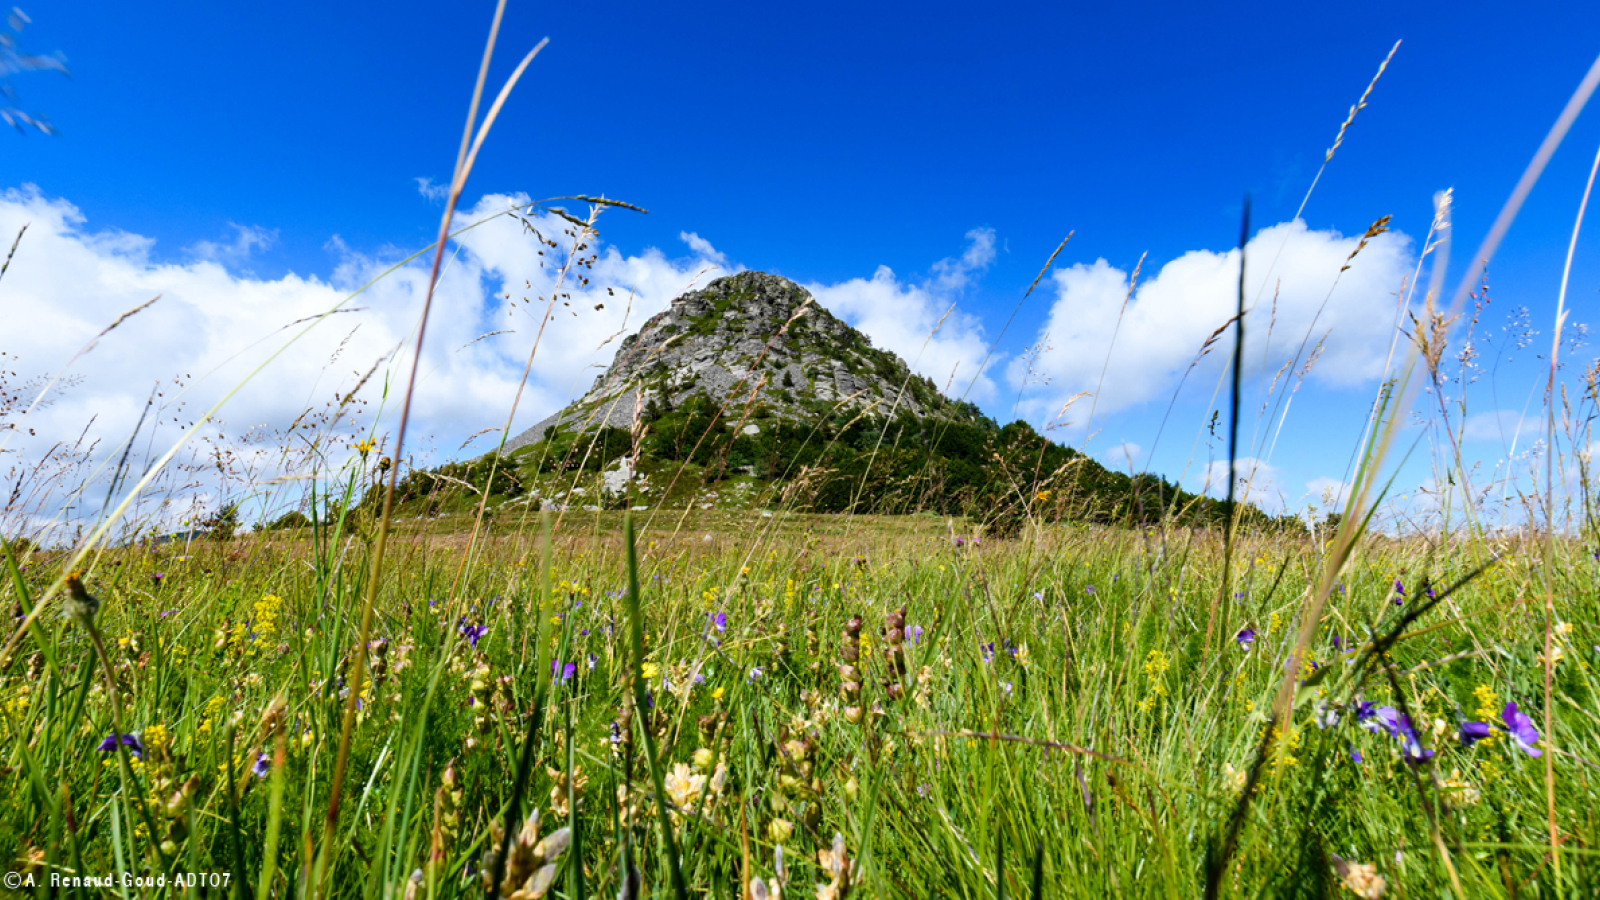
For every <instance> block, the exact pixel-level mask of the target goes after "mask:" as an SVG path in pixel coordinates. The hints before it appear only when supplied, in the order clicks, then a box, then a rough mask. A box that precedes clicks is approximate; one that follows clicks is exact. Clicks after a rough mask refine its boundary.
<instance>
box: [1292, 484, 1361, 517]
mask: <svg viewBox="0 0 1600 900" xmlns="http://www.w3.org/2000/svg"><path fill="white" fill-rule="evenodd" d="M1350 488H1351V486H1350V484H1349V482H1346V481H1341V480H1340V479H1338V478H1327V477H1322V478H1313V479H1311V480H1310V481H1308V482H1306V494H1305V497H1303V498H1302V504H1301V505H1303V506H1315V507H1317V508H1318V509H1319V510H1324V511H1327V512H1339V511H1341V510H1343V509H1344V504H1345V500H1346V499H1347V498H1348V497H1349V496H1350Z"/></svg>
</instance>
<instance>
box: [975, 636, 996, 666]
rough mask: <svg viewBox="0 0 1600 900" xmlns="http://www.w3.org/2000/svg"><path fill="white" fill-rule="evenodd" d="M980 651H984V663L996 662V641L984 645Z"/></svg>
mask: <svg viewBox="0 0 1600 900" xmlns="http://www.w3.org/2000/svg"><path fill="white" fill-rule="evenodd" d="M979 649H981V650H982V651H983V661H984V662H994V641H990V642H989V643H987V644H984V645H983V646H982V647H980V648H979Z"/></svg>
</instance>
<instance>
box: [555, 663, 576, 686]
mask: <svg viewBox="0 0 1600 900" xmlns="http://www.w3.org/2000/svg"><path fill="white" fill-rule="evenodd" d="M576 674H578V664H577V663H567V664H566V665H565V666H563V665H562V664H561V660H559V659H552V660H550V677H551V678H552V679H554V680H555V682H556V684H561V683H563V682H567V681H571V680H572V676H574V675H576Z"/></svg>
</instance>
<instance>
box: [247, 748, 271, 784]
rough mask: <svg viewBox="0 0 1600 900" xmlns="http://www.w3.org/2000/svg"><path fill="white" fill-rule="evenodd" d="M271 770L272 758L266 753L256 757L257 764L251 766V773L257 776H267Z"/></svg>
mask: <svg viewBox="0 0 1600 900" xmlns="http://www.w3.org/2000/svg"><path fill="white" fill-rule="evenodd" d="M270 771H272V760H270V759H268V758H267V755H266V754H265V753H263V754H261V755H260V756H258V757H256V764H255V765H253V766H251V767H250V774H252V775H254V776H255V777H257V778H265V777H267V773H268V772H270Z"/></svg>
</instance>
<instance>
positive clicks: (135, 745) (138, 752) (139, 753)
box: [95, 731, 144, 759]
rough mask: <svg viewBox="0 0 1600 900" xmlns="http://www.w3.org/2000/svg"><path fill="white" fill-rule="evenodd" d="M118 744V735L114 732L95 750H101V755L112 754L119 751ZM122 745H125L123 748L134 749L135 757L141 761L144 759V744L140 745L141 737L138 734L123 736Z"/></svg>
mask: <svg viewBox="0 0 1600 900" xmlns="http://www.w3.org/2000/svg"><path fill="white" fill-rule="evenodd" d="M117 743H118V741H117V733H116V732H115V731H113V732H111V733H110V734H108V735H106V739H105V740H103V741H101V742H100V746H98V747H96V748H95V749H96V750H99V751H100V752H101V753H111V752H113V751H115V750H116V749H117ZM121 743H122V744H123V746H126V747H130V748H132V749H133V755H134V756H135V757H138V758H139V759H144V744H141V743H139V736H138V735H136V734H125V735H122V741H121Z"/></svg>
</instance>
